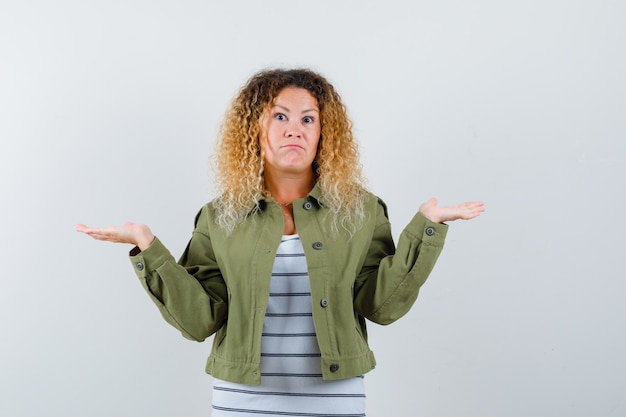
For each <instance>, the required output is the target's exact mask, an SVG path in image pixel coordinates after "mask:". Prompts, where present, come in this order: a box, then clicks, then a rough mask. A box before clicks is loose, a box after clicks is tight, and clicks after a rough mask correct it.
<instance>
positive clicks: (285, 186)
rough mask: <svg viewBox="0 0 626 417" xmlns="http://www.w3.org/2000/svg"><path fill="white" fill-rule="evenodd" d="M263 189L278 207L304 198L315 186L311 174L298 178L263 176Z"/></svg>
mask: <svg viewBox="0 0 626 417" xmlns="http://www.w3.org/2000/svg"><path fill="white" fill-rule="evenodd" d="M264 179H265V189H266V191H267V194H268V197H272V198H273V199H274V200H276V202H277V203H278V204H279V205H283V206H288V205H290V204H291V203H292V202H293V200H295V199H297V198H302V197H306V196H307V194H309V192H310V191H311V190H312V189H313V187H314V186H315V177H314V176H313V172H311V173H310V175H305V176H299V177H285V176H281V177H275V176H273V175H271V174H269V175H268V173H266V174H265V178H264Z"/></svg>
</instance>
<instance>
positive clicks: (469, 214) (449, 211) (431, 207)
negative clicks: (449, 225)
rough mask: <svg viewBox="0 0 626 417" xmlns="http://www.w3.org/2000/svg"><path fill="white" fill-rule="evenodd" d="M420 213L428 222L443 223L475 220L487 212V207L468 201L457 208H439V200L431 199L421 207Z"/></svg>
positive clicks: (479, 202) (478, 202) (480, 202)
mask: <svg viewBox="0 0 626 417" xmlns="http://www.w3.org/2000/svg"><path fill="white" fill-rule="evenodd" d="M419 211H420V213H422V215H423V216H424V217H426V218H427V219H428V220H430V221H432V222H435V223H443V222H450V221H453V220H459V219H462V220H470V219H473V218H474V217H478V216H479V215H480V213H482V212H483V211H485V207H484V204H483V202H482V201H467V202H465V203H461V204H457V205H455V206H438V205H437V199H436V198H431V199H430V200H428V201H427V202H425V203H424V204H422V205H421V206H420V209H419Z"/></svg>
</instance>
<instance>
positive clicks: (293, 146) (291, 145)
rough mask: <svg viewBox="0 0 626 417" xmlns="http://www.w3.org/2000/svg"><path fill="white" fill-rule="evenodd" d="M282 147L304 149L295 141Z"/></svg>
mask: <svg viewBox="0 0 626 417" xmlns="http://www.w3.org/2000/svg"><path fill="white" fill-rule="evenodd" d="M282 147H283V148H299V149H304V148H303V147H302V146H300V145H298V144H297V143H288V144H286V145H283V146H282Z"/></svg>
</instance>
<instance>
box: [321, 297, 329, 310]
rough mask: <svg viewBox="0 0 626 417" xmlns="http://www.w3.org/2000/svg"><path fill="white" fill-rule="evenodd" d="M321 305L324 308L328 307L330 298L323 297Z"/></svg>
mask: <svg viewBox="0 0 626 417" xmlns="http://www.w3.org/2000/svg"><path fill="white" fill-rule="evenodd" d="M320 305H321V306H322V307H323V308H326V307H328V300H327V299H325V298H322V300H321V301H320Z"/></svg>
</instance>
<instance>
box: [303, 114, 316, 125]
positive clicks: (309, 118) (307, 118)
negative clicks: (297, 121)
mask: <svg viewBox="0 0 626 417" xmlns="http://www.w3.org/2000/svg"><path fill="white" fill-rule="evenodd" d="M302 121H303V122H304V123H306V124H309V123H313V122H314V120H313V118H312V117H311V116H304V117H303V118H302Z"/></svg>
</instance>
